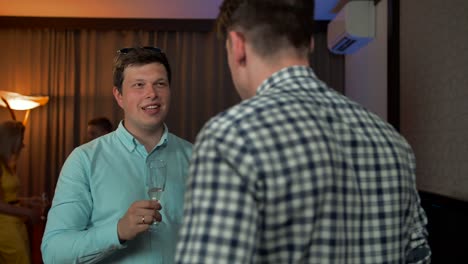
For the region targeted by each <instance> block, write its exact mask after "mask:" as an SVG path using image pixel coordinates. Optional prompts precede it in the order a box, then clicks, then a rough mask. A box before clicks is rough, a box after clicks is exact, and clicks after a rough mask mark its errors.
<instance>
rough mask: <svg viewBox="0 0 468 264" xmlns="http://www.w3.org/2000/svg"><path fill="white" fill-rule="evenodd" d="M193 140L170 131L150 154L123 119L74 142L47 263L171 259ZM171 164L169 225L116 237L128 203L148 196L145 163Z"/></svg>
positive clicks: (48, 239)
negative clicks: (97, 135) (84, 140)
mask: <svg viewBox="0 0 468 264" xmlns="http://www.w3.org/2000/svg"><path fill="white" fill-rule="evenodd" d="M191 152H192V145H191V144H190V143H189V142H187V141H185V140H183V139H181V138H178V137H177V136H175V135H173V134H171V133H168V129H167V127H166V128H165V132H164V134H163V136H162V137H161V140H160V142H159V143H158V145H157V146H156V147H155V148H154V149H153V150H152V151H151V152H150V153H148V152H147V151H146V149H145V147H144V146H143V145H142V144H140V143H139V142H138V141H137V140H136V139H135V138H134V137H133V136H132V135H131V134H130V133H129V132H128V131H127V130H126V129H125V127H124V126H123V124H122V122H121V123H120V124H119V127H118V128H117V130H116V131H114V132H112V133H109V134H107V135H105V136H102V137H100V138H98V139H96V140H93V141H91V142H89V143H87V144H84V145H82V146H79V147H77V148H76V149H75V150H74V151H73V152H72V153H71V154H70V156H69V157H68V158H67V160H66V161H65V163H64V165H63V168H62V171H61V173H60V177H59V180H58V182H57V187H56V190H55V195H54V199H53V202H52V207H51V209H50V211H49V214H48V220H47V225H46V229H45V233H44V236H43V240H42V245H41V250H42V255H43V259H44V261H45V263H96V262H98V261H99V263H152V264H154V263H172V262H173V257H174V252H175V246H176V242H177V233H178V230H179V227H180V224H181V222H182V216H183V197H184V191H185V179H186V175H187V170H188V166H189V161H190V156H191ZM152 159H162V160H164V161H166V163H167V181H166V188H165V191H164V194H163V196H162V197H161V204H162V207H163V209H162V210H161V214H162V218H163V222H164V224H163V225H161V226H160V227H159V228H158V229H157V231H156V232H144V233H141V234H139V235H138V236H137V237H136V238H135V239H133V240H131V241H127V242H125V243H124V244H122V245H121V244H120V243H119V239H118V235H117V223H118V221H119V219H120V218H121V217H122V216H123V215H124V214H125V213H126V211H127V209H128V208H129V207H130V205H131V204H132V203H133V202H135V201H138V200H145V199H148V196H147V194H146V191H147V187H146V164H147V162H148V161H149V160H152Z"/></svg>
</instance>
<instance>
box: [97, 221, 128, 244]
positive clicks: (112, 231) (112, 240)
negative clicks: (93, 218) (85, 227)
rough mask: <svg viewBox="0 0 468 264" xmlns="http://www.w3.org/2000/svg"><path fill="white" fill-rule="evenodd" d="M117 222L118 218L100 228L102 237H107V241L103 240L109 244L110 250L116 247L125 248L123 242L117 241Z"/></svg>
mask: <svg viewBox="0 0 468 264" xmlns="http://www.w3.org/2000/svg"><path fill="white" fill-rule="evenodd" d="M118 223H119V220H117V221H115V222H113V223H111V224H108V225H105V226H104V227H103V229H102V237H108V238H109V241H107V242H105V243H106V244H108V245H110V248H109V249H110V250H117V249H122V248H126V247H127V246H126V245H124V244H120V241H119V234H118V231H117V224H118Z"/></svg>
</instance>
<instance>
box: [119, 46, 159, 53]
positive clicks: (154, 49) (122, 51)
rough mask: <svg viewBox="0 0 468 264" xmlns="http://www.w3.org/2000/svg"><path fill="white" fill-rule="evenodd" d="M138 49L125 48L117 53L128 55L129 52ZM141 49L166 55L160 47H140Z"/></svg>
mask: <svg viewBox="0 0 468 264" xmlns="http://www.w3.org/2000/svg"><path fill="white" fill-rule="evenodd" d="M135 49H136V48H123V49H119V50H118V51H117V53H119V54H127V53H129V52H131V51H132V50H135ZM140 49H145V50H150V51H154V52H157V53H162V54H164V51H163V50H162V49H160V48H158V47H140Z"/></svg>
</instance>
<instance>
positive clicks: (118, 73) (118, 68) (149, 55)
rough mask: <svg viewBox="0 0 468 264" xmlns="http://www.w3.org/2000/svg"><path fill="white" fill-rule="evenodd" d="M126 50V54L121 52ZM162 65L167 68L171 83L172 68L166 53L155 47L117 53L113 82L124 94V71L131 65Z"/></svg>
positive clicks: (131, 49)
mask: <svg viewBox="0 0 468 264" xmlns="http://www.w3.org/2000/svg"><path fill="white" fill-rule="evenodd" d="M123 50H125V52H124V53H123V52H121V51H123ZM154 62H157V63H160V64H162V65H163V66H164V67H165V68H166V72H167V79H168V81H169V84H170V83H171V66H170V65H169V61H168V60H167V57H166V55H165V54H164V52H163V51H162V50H161V49H159V48H154V47H133V48H125V49H121V50H119V51H117V55H116V57H115V59H114V69H113V81H114V86H115V87H117V90H118V91H119V93H122V83H123V78H124V74H123V73H124V71H125V69H126V68H127V67H128V66H131V65H146V64H150V63H154Z"/></svg>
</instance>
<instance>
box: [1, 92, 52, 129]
mask: <svg viewBox="0 0 468 264" xmlns="http://www.w3.org/2000/svg"><path fill="white" fill-rule="evenodd" d="M0 97H1V99H2V100H0V106H3V107H6V108H8V109H9V110H10V113H11V116H12V118H13V119H14V120H16V117H15V113H14V112H13V111H12V110H27V112H26V114H25V116H24V120H23V124H25V125H26V123H27V121H28V118H29V111H30V110H31V109H33V108H36V107H38V106H41V105H45V104H47V102H49V97H48V96H27V95H22V94H19V93H14V92H8V91H2V90H0Z"/></svg>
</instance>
